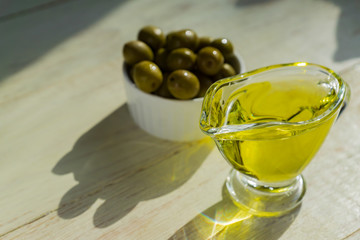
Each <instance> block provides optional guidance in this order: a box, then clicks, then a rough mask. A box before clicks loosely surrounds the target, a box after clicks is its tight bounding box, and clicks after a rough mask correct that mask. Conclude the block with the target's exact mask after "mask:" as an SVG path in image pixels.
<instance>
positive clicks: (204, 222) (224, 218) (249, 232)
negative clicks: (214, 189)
mask: <svg viewBox="0 0 360 240" xmlns="http://www.w3.org/2000/svg"><path fill="white" fill-rule="evenodd" d="M300 208H301V205H300V206H298V207H296V208H295V209H293V210H291V211H290V212H287V213H285V214H284V215H281V216H274V217H259V216H255V215H253V214H251V213H249V212H247V211H246V210H244V209H241V208H239V207H238V206H236V205H235V204H234V203H233V202H232V200H231V197H230V195H229V194H228V192H227V190H226V187H225V186H224V187H223V199H222V201H220V202H218V203H216V204H215V205H213V206H211V207H210V208H208V209H206V210H205V211H203V212H202V213H200V214H199V215H197V216H196V217H195V218H194V219H192V220H191V221H190V222H188V223H187V224H186V225H185V226H183V227H182V228H180V229H179V230H178V231H176V233H175V234H174V235H173V236H171V237H170V238H169V239H173V240H176V239H188V240H198V239H213V240H215V239H242V240H249V239H257V240H275V239H279V238H280V237H281V235H282V234H283V233H284V232H285V231H286V230H287V229H288V228H289V226H290V225H291V224H292V222H293V221H294V220H295V218H296V217H297V215H298V213H299V211H300Z"/></svg>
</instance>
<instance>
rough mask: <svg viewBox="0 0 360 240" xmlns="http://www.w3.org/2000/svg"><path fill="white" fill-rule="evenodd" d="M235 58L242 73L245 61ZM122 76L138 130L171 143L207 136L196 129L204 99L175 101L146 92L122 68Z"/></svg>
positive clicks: (198, 128) (239, 57) (131, 112)
mask: <svg viewBox="0 0 360 240" xmlns="http://www.w3.org/2000/svg"><path fill="white" fill-rule="evenodd" d="M236 56H237V57H238V59H239V61H240V65H241V73H244V72H245V64H244V61H243V59H242V58H241V56H240V55H239V54H236ZM123 76H124V86H125V91H126V95H127V100H128V107H129V110H130V114H131V116H132V118H133V119H134V121H135V122H136V124H137V125H138V126H139V127H140V128H141V129H143V130H144V131H146V132H147V133H149V134H151V135H153V136H156V137H158V138H162V139H166V140H171V141H181V142H183V141H195V140H199V139H202V138H204V137H205V136H206V135H205V134H204V133H202V132H201V130H200V127H199V121H200V111H201V106H202V101H203V98H195V99H192V100H176V99H167V98H162V97H159V96H156V95H153V94H149V93H145V92H143V91H141V90H140V89H138V88H137V87H136V86H135V84H134V83H133V82H132V81H131V80H130V78H129V76H128V74H127V71H126V67H125V65H124V66H123Z"/></svg>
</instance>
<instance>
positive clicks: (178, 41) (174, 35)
mask: <svg viewBox="0 0 360 240" xmlns="http://www.w3.org/2000/svg"><path fill="white" fill-rule="evenodd" d="M198 45H199V38H198V36H197V34H196V33H195V32H194V31H193V30H191V29H185V30H181V31H177V32H171V33H169V34H168V35H167V36H166V47H167V49H169V50H173V49H176V48H189V49H191V50H193V51H195V50H196V49H197V47H198Z"/></svg>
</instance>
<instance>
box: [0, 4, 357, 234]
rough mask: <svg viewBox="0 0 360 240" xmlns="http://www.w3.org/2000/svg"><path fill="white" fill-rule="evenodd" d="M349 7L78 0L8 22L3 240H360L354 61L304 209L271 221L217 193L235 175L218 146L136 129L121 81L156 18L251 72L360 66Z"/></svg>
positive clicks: (2, 90)
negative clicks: (227, 46) (218, 41)
mask: <svg viewBox="0 0 360 240" xmlns="http://www.w3.org/2000/svg"><path fill="white" fill-rule="evenodd" d="M85 3H87V4H85ZM352 3H354V4H355V5H353V6H355V7H354V8H353V9H354V10H353V11H355V10H356V6H358V5H356V4H358V3H355V2H354V1H352ZM149 9H152V10H151V11H150V10H149ZM351 10H352V9H351V4H343V5H341V4H340V5H335V4H332V3H330V2H326V1H311V0H306V1H302V2H301V3H299V2H296V1H282V0H279V1H270V2H268V3H266V4H265V3H264V4H262V3H258V4H255V5H254V4H248V5H242V4H241V1H227V2H225V3H224V2H219V1H215V0H213V1H208V2H207V4H204V3H200V2H194V1H190V0H188V1H162V0H155V1H143V0H139V1H127V2H126V1H122V2H117V1H100V2H99V1H86V2H85V1H81V0H79V1H71V2H68V3H67V4H61V5H59V6H57V7H54V8H49V9H47V10H44V11H39V12H38V13H36V14H35V13H34V14H29V15H26V16H22V17H19V18H13V19H11V20H9V21H6V22H2V23H0V32H2V33H4V32H5V33H7V34H5V35H2V36H1V39H0V53H1V54H0V183H1V184H0V191H1V195H0V236H1V238H3V239H22V238H23V239H33V238H34V239H41V238H54V239H69V238H70V239H89V238H91V239H94V238H98V239H114V238H120V239H166V238H171V237H172V238H173V239H176V238H177V239H184V238H186V237H187V238H188V239H191V238H195V239H196V238H197V237H200V236H201V237H203V238H204V239H206V238H210V237H211V236H213V237H214V239H221V238H224V237H227V238H230V237H233V238H234V237H236V236H242V237H257V238H259V239H261V238H266V237H267V239H271V238H272V239H276V238H279V237H280V239H295V240H296V239H309V238H314V239H357V238H358V236H359V228H360V226H359V222H360V221H359V220H360V217H359V215H360V214H359V213H360V210H359V205H360V203H359V199H360V196H359V193H360V189H359V186H360V184H359V179H358V178H357V176H358V172H359V170H360V169H359V157H360V156H359V149H360V148H359V143H360V141H359V137H358V136H359V134H356V133H358V132H359V125H358V123H359V120H360V119H359V116H360V115H359V109H360V103H359V97H358V96H359V94H360V93H359V91H360V88H359V87H358V84H357V79H359V73H358V72H359V70H358V67H357V66H354V67H353V68H351V69H348V70H347V71H345V72H344V78H345V79H346V80H348V81H349V83H350V84H351V85H352V89H353V99H352V102H351V104H350V105H349V107H348V109H347V110H346V112H345V113H344V115H343V116H342V117H341V118H340V119H339V121H338V122H337V123H336V125H335V126H334V128H333V130H332V132H331V135H330V136H329V138H328V139H327V141H326V142H325V144H324V146H323V148H322V149H321V151H320V152H319V154H318V155H317V156H316V158H315V159H314V161H313V162H312V163H311V164H310V166H309V167H308V168H307V169H306V170H305V172H304V175H305V178H306V180H307V182H308V191H307V195H306V197H305V200H304V203H303V204H302V206H301V208H300V209H299V210H297V211H294V212H292V213H291V214H288V215H286V216H283V217H282V218H273V219H269V218H267V219H261V218H256V217H254V216H248V215H247V214H245V213H243V212H239V211H238V209H236V208H234V206H233V205H231V202H230V201H229V199H228V198H227V197H226V195H224V194H223V193H222V189H223V184H224V181H225V178H226V176H227V173H228V171H229V169H230V167H229V166H228V165H227V164H226V162H225V161H224V160H223V159H222V157H221V155H220V153H219V152H218V151H217V150H216V149H215V148H214V146H213V144H212V143H210V142H207V141H204V142H200V143H187V144H183V143H174V142H167V141H162V140H159V139H155V138H154V137H151V136H149V135H148V134H146V133H145V132H143V131H142V130H140V129H139V128H138V127H137V126H136V125H135V124H134V122H133V121H132V120H131V117H130V115H129V112H128V110H127V106H126V97H125V93H124V89H123V85H122V82H121V64H122V56H121V48H122V45H123V44H124V43H125V42H126V41H128V40H130V39H134V38H135V37H136V30H137V29H139V28H140V27H141V26H143V25H145V24H148V23H150V22H151V23H152V24H155V25H159V26H160V27H162V28H163V29H164V30H165V31H170V30H174V29H182V28H185V27H191V28H193V29H195V30H197V31H198V32H199V34H200V35H210V36H214V37H216V36H227V37H229V38H230V39H231V40H232V41H233V43H234V45H235V46H236V48H238V49H239V52H240V53H241V54H242V55H243V57H244V59H245V62H246V64H247V68H248V69H249V70H250V69H254V68H257V67H262V66H264V65H269V64H275V63H280V62H291V61H299V60H304V61H310V62H316V63H320V64H323V65H326V66H328V67H331V68H333V69H335V70H337V71H339V70H341V69H344V68H345V67H348V66H351V65H353V64H354V63H356V62H358V61H359V60H360V58H359V57H358V56H357V57H354V55H352V54H353V53H354V54H356V49H360V46H359V45H360V41H359V36H360V35H359V34H357V32H356V29H357V27H358V25H357V22H358V21H357V22H356V20H358V19H359V15H356V14H349V12H350V13H351ZM65 13H66V14H65ZM80 13H81V14H80ZM139 13H141V14H139ZM280 13H283V14H280ZM345 13H347V14H345ZM135 14H137V16H136V17H134V15H135ZM49 16H52V18H51V19H52V20H51V21H49ZM344 24H346V26H347V28H346V29H347V30H346V31H349V32H350V33H347V32H346V31H345V30H338V28H339V27H341V26H344ZM342 29H344V28H342ZM344 31H345V32H344ZM342 34H344V36H347V38H346V39H347V40H346V39H340V38H338V37H337V35H342ZM344 41H345V43H347V45H348V46H349V47H350V48H349V49H347V50H346V51H342V50H341V49H342V48H346V44H345V43H344ZM356 47H359V48H356ZM339 49H340V51H341V52H342V53H343V56H341V58H337V59H336V58H335V57H334V54H335V53H336V52H337V51H339ZM354 49H355V50H354ZM352 50H353V52H352ZM339 59H340V60H339ZM224 212H225V213H226V214H225V215H221V214H222V213H224ZM214 219H215V220H217V221H223V224H218V223H216V222H215V221H214ZM229 219H232V220H234V223H233V224H228V225H226V224H224V223H225V222H226V221H228V220H229ZM215 223H216V224H215Z"/></svg>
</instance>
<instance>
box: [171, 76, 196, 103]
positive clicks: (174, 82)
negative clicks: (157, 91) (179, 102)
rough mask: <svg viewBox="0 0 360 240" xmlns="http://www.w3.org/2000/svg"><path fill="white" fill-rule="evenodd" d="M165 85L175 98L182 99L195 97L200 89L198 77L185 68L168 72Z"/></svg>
mask: <svg viewBox="0 0 360 240" xmlns="http://www.w3.org/2000/svg"><path fill="white" fill-rule="evenodd" d="M167 85H168V89H169V91H170V93H171V94H172V95H173V96H174V97H175V98H178V99H183V100H186V99H191V98H194V97H196V96H197V94H198V93H199V90H200V82H199V79H198V78H197V77H196V76H195V75H194V74H193V73H191V72H190V71H187V70H175V71H173V72H172V73H170V75H169V77H168V83H167Z"/></svg>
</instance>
